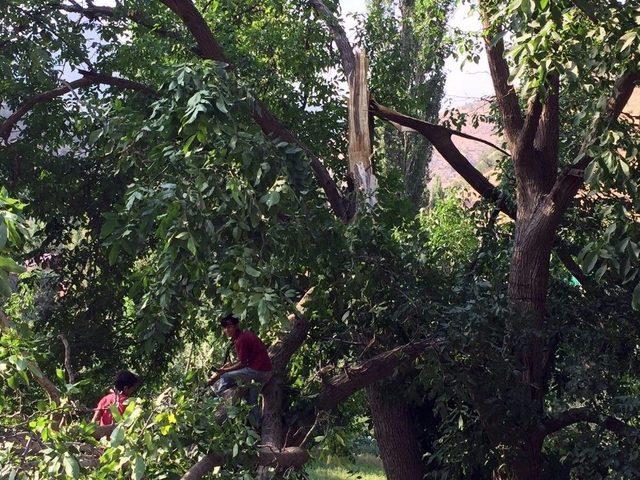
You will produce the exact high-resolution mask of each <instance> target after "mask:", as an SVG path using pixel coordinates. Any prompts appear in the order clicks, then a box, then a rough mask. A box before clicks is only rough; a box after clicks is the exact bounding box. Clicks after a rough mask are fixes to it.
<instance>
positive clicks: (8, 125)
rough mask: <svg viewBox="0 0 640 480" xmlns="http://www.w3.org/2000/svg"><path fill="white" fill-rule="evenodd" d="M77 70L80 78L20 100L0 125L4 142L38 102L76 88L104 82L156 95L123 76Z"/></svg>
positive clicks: (51, 98) (0, 136)
mask: <svg viewBox="0 0 640 480" xmlns="http://www.w3.org/2000/svg"><path fill="white" fill-rule="evenodd" d="M79 71H80V73H82V75H83V77H82V78H79V79H78V80H74V81H72V82H69V83H67V84H66V85H63V86H61V87H58V88H54V89H53V90H49V91H46V92H43V93H40V94H38V95H34V96H33V97H30V98H28V99H26V100H25V101H24V102H22V104H21V105H20V106H19V107H18V109H17V110H16V111H15V112H13V113H12V114H11V115H10V116H9V117H8V118H7V119H5V121H4V122H3V123H2V125H0V138H2V139H4V141H5V143H7V142H8V141H9V136H10V135H11V132H12V130H13V128H14V127H15V125H16V123H18V121H20V119H21V118H22V117H24V116H25V115H26V114H27V113H28V112H29V111H30V110H31V109H32V108H33V107H35V106H36V105H38V104H40V103H45V102H48V101H49V100H53V99H54V98H56V97H60V96H62V95H64V94H65V93H69V92H70V91H72V90H74V89H76V88H83V87H88V86H90V85H99V84H104V85H111V86H113V87H118V88H121V89H129V90H137V91H141V92H144V93H146V94H149V95H154V96H155V95H156V92H155V91H154V90H153V89H152V88H150V87H149V86H147V85H144V84H142V83H139V82H134V81H132V80H127V79H125V78H118V77H112V76H110V75H105V74H102V73H96V72H88V71H85V70H79Z"/></svg>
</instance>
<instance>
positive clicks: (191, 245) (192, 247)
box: [187, 237, 197, 257]
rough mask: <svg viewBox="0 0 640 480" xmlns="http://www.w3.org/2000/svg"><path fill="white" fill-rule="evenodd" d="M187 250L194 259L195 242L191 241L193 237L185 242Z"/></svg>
mask: <svg viewBox="0 0 640 480" xmlns="http://www.w3.org/2000/svg"><path fill="white" fill-rule="evenodd" d="M187 249H189V251H190V252H191V253H192V254H193V256H194V257H195V256H196V252H197V249H196V242H195V241H194V240H193V237H189V240H188V241H187Z"/></svg>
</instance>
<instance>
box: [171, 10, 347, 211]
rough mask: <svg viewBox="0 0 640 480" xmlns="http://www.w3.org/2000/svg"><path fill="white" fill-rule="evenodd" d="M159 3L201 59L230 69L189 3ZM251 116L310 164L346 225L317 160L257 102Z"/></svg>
mask: <svg viewBox="0 0 640 480" xmlns="http://www.w3.org/2000/svg"><path fill="white" fill-rule="evenodd" d="M162 2H163V3H164V4H165V5H166V6H167V7H168V8H169V9H170V10H171V11H173V12H174V13H175V14H176V15H178V17H180V19H182V21H183V23H184V25H185V26H186V27H187V29H188V30H189V31H190V32H191V34H192V35H193V37H194V38H195V40H196V42H197V44H198V47H199V53H200V56H201V57H202V58H206V59H210V60H216V61H218V62H223V63H226V64H227V65H230V64H229V61H228V60H227V58H226V56H225V54H224V51H223V49H222V47H221V46H220V44H219V43H218V42H217V40H216V39H215V37H214V35H213V32H212V31H211V29H210V28H209V26H208V25H207V22H206V21H205V19H204V18H203V17H202V15H200V12H199V11H198V9H197V8H196V7H195V5H194V4H193V3H192V2H191V0H162ZM251 113H252V116H253V118H254V120H255V121H256V123H257V124H258V125H259V126H260V128H261V129H262V131H263V132H264V133H265V134H266V135H269V136H272V137H273V138H279V139H281V140H283V141H285V142H287V143H290V144H292V145H297V146H298V147H299V148H300V149H302V151H303V152H304V153H305V155H306V156H307V158H308V160H309V162H310V164H311V169H312V170H313V172H314V174H315V177H316V180H317V181H318V183H319V184H320V186H321V187H322V189H323V190H324V193H325V195H326V196H327V200H328V201H329V204H330V205H331V209H332V210H333V212H334V213H335V215H336V216H337V217H338V218H339V219H340V220H341V221H343V222H346V221H348V220H349V219H348V214H347V209H346V205H345V201H344V198H343V196H342V193H341V192H340V190H339V189H338V186H337V184H336V182H335V181H334V180H333V178H332V177H331V175H330V174H329V171H328V170H327V168H326V167H325V165H324V164H323V163H322V161H321V160H320V158H318V156H317V155H316V154H315V153H314V152H313V151H312V150H311V149H310V148H309V147H308V146H307V145H305V144H304V143H303V142H302V141H300V140H299V139H298V138H297V137H296V136H295V135H294V134H293V133H292V132H291V131H289V130H288V129H287V128H285V127H284V126H283V125H282V123H281V122H280V121H279V120H278V119H277V118H276V117H275V116H274V115H273V114H272V113H271V112H270V111H269V109H268V108H267V106H266V105H265V104H264V103H262V102H261V101H260V100H257V99H256V100H254V105H253V109H252V112H251Z"/></svg>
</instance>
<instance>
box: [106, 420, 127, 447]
mask: <svg viewBox="0 0 640 480" xmlns="http://www.w3.org/2000/svg"><path fill="white" fill-rule="evenodd" d="M123 440H124V428H122V425H117V426H116V428H114V429H113V432H111V440H110V441H109V446H110V447H111V448H114V447H117V446H118V445H120V444H121V443H122V442H123Z"/></svg>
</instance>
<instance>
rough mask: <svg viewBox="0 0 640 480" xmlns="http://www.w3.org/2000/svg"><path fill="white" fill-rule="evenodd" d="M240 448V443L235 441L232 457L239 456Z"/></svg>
mask: <svg viewBox="0 0 640 480" xmlns="http://www.w3.org/2000/svg"><path fill="white" fill-rule="evenodd" d="M239 450H240V447H238V444H237V443H235V444H234V445H233V451H232V452H231V456H232V457H237V456H238V451H239Z"/></svg>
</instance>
